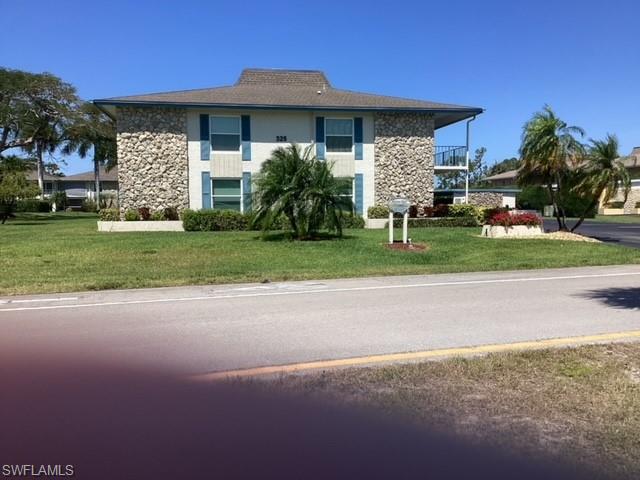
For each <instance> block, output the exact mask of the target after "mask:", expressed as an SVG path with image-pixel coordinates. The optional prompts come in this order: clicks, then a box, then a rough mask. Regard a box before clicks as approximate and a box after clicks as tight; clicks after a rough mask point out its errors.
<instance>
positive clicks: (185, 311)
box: [0, 266, 640, 374]
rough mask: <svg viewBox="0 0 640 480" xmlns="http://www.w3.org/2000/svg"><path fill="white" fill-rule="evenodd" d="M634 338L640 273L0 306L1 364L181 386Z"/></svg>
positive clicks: (160, 294)
mask: <svg viewBox="0 0 640 480" xmlns="http://www.w3.org/2000/svg"><path fill="white" fill-rule="evenodd" d="M633 329H640V266H619V267H596V268H593V267H589V268H573V269H557V270H537V271H520V272H500V273H468V274H455V275H452V274H447V275H429V276H408V277H381V278H366V279H348V280H328V281H315V282H308V281H307V282H290V283H273V284H251V285H228V286H200V287H180V288H159V289H144V290H128V291H127V290H120V291H103V292H89V293H78V294H60V295H38V296H26V297H4V298H0V353H1V352H3V351H4V352H5V353H6V352H7V351H8V349H9V348H17V349H19V350H21V351H25V350H27V351H31V350H35V351H44V349H54V350H57V351H62V352H65V353H67V354H70V355H76V356H79V357H81V358H87V357H88V356H93V355H97V356H103V357H106V358H109V359H116V360H117V361H119V362H126V363H132V364H133V363H140V364H143V365H146V366H148V365H150V366H153V367H158V368H161V369H164V370H166V369H171V371H175V372H178V373H180V374H199V373H206V372H212V371H219V370H228V369H237V368H249V367H256V366H265V365H280V364H287V363H294V362H304V361H314V360H323V359H336V358H346V357H355V356H365V355H373V354H384V353H394V352H408V351H418V350H426V349H437V348H451V347H460V346H470V345H482V344H492V343H507V342H517V341H527V340H536V339H545V338H554V337H568V336H578V335H590V334H598V333H604V332H620V331H627V330H633ZM0 356H1V355H0Z"/></svg>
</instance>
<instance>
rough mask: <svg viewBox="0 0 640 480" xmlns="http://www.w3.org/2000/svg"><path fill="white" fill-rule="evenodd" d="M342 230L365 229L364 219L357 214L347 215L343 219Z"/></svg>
mask: <svg viewBox="0 0 640 480" xmlns="http://www.w3.org/2000/svg"><path fill="white" fill-rule="evenodd" d="M342 228H364V218H362V217H361V216H360V215H355V214H348V215H345V216H344V217H342Z"/></svg>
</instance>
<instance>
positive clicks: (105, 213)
mask: <svg viewBox="0 0 640 480" xmlns="http://www.w3.org/2000/svg"><path fill="white" fill-rule="evenodd" d="M99 215H100V220H102V221H103V222H117V221H119V220H120V212H119V211H118V209H117V208H103V209H102V210H100V213H99Z"/></svg>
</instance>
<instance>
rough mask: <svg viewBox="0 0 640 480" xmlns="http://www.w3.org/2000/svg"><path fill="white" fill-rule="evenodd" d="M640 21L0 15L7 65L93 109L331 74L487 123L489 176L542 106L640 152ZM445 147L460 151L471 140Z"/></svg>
mask: <svg viewBox="0 0 640 480" xmlns="http://www.w3.org/2000/svg"><path fill="white" fill-rule="evenodd" d="M639 5H640V3H639V2H637V0H636V1H632V0H620V1H610V2H589V1H586V0H583V1H572V0H568V1H548V0H539V1H535V2H533V1H530V2H516V1H513V0H512V1H490V0H488V1H455V0H441V1H437V2H436V1H415V2H413V1H412V2H406V1H401V0H396V1H394V2H388V1H384V2H383V1H381V2H378V1H353V2H348V1H346V0H343V1H335V2H334V1H315V2H314V1H301V2H292V1H270V2H266V1H262V2H254V1H247V0H238V1H234V2H231V1H224V2H217V1H189V0H182V1H180V2H169V1H154V2H151V1H145V0H137V1H131V0H129V1H113V0H111V1H108V2H106V1H105V2H90V1H64V0H59V1H56V2H51V1H30V2H26V1H25V2H16V1H15V0H12V1H6V0H0V7H1V8H0V11H1V12H2V17H3V20H2V28H1V29H0V65H3V66H5V67H10V68H18V69H24V70H30V71H34V72H40V71H49V72H52V73H54V74H56V75H58V76H60V77H62V78H63V79H65V80H66V81H68V82H71V83H72V84H74V85H75V86H76V87H77V88H78V91H79V93H80V95H81V96H82V97H83V98H86V99H93V98H100V97H109V96H116V95H126V94H136V93H146V92H156V91H168V90H180V89H189V88H200V87H208V86H217V85H224V84H230V83H233V82H234V81H235V80H236V78H237V76H238V74H239V72H240V70H241V69H242V68H244V67H274V68H303V69H320V70H324V71H325V72H326V74H327V75H328V77H329V79H330V81H331V82H332V83H333V85H334V86H337V87H339V88H346V89H352V90H361V91H367V92H372V93H381V94H388V95H398V96H404V97H410V98H420V99H427V100H435V101H441V102H450V103H458V104H462V105H472V106H479V107H483V108H485V109H486V112H485V113H484V114H483V115H481V116H480V117H479V118H478V120H477V121H476V122H475V124H474V126H473V128H472V146H473V147H474V148H477V147H479V146H485V147H486V148H487V150H488V151H487V157H486V158H487V160H488V161H489V162H493V161H495V160H500V159H502V158H505V157H511V156H514V155H516V154H517V149H518V145H519V142H520V134H521V129H522V124H523V123H524V122H525V121H526V120H527V119H528V118H529V117H530V116H531V114H532V113H533V112H534V111H535V110H538V109H540V108H541V107H542V106H543V105H544V104H545V103H548V104H550V105H551V106H552V107H553V108H554V109H555V110H556V111H557V113H558V114H559V115H560V116H561V117H562V118H564V119H565V120H566V121H567V122H569V123H571V124H576V125H580V126H582V127H583V128H585V129H586V131H587V135H588V136H589V137H596V138H597V137H602V136H604V135H605V134H606V133H607V132H612V133H616V134H617V135H618V136H619V138H620V142H621V151H622V153H628V152H629V151H630V150H631V148H632V147H633V146H635V145H640V36H639V32H640V30H639V27H638V18H640V6H639ZM436 141H437V142H438V143H439V144H462V143H464V128H463V126H462V125H461V126H452V127H447V128H446V129H443V130H439V131H438V132H437V135H436ZM88 169H90V162H89V160H80V159H77V158H72V159H70V160H69V162H68V165H67V167H66V168H64V170H65V171H66V172H67V173H75V172H78V171H83V170H88Z"/></svg>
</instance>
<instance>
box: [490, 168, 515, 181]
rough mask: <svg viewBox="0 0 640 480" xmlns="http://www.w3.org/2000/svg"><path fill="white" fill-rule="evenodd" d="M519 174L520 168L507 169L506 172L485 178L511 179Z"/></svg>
mask: <svg viewBox="0 0 640 480" xmlns="http://www.w3.org/2000/svg"><path fill="white" fill-rule="evenodd" d="M517 176H518V170H507V171H506V172H502V173H497V174H495V175H491V176H490V177H484V178H483V180H488V181H492V180H511V179H515V178H516V177H517Z"/></svg>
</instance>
